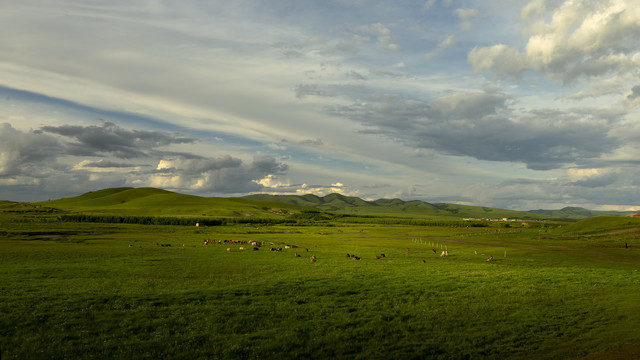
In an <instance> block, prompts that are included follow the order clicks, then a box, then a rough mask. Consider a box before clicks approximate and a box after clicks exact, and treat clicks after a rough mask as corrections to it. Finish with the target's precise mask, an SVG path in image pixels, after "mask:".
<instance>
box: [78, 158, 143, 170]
mask: <svg viewBox="0 0 640 360" xmlns="http://www.w3.org/2000/svg"><path fill="white" fill-rule="evenodd" d="M82 166H83V167H94V168H105V169H108V168H132V167H137V166H139V165H136V164H125V163H119V162H115V161H105V160H98V161H89V162H85V163H83V164H82Z"/></svg>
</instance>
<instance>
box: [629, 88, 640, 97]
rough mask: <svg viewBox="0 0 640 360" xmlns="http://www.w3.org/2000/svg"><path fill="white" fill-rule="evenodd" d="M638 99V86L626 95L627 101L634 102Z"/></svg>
mask: <svg viewBox="0 0 640 360" xmlns="http://www.w3.org/2000/svg"><path fill="white" fill-rule="evenodd" d="M638 97H640V85H636V86H634V87H632V88H631V94H629V95H627V100H635V99H637V98H638Z"/></svg>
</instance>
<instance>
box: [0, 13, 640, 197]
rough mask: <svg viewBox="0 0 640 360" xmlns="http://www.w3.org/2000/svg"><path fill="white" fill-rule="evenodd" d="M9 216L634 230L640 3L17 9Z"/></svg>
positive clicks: (7, 63)
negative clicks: (347, 211) (241, 205)
mask: <svg viewBox="0 0 640 360" xmlns="http://www.w3.org/2000/svg"><path fill="white" fill-rule="evenodd" d="M0 33H2V34H3V36H1V37H0V199H5V200H15V201H42V200H48V199H57V198H62V197H68V196H76V195H80V194H83V193H85V192H88V191H95V190H99V189H104V188H110V187H122V186H131V187H147V186H151V187H157V188H162V189H166V190H170V191H175V192H180V193H185V194H193V195H199V196H207V197H209V196H222V197H234V196H243V195H247V194H253V193H270V194H300V195H301V194H308V193H313V194H316V195H319V196H323V195H327V194H330V193H334V192H337V193H341V194H344V195H348V196H358V197H360V198H362V199H367V200H375V199H380V198H400V199H404V200H423V201H427V202H430V203H457V204H466V205H479V206H490V207H498V208H504V209H514V210H533V209H560V208H563V207H566V206H580V207H585V208H589V209H593V210H635V209H640V191H639V189H640V167H639V164H640V162H639V159H640V142H638V141H637V139H640V116H639V109H640V107H639V106H638V105H640V77H639V75H640V7H638V6H637V0H599V1H592V0H566V1H565V0H531V1H528V0H522V1H518V0H492V1H490V0H487V1H470V0H460V1H458V0H420V1H411V0H397V1H376V0H317V1H315V0H273V1H257V0H255V1H254V0H237V1H217V0H213V1H201V0H182V1H168V0H167V1H163V0H126V1H125V0H110V1H104V0H93V1H70V0H69V1H67V0H56V1H45V0H4V1H2V3H1V4H0Z"/></svg>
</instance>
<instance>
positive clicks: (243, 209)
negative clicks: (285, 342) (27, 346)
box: [33, 188, 633, 220]
mask: <svg viewBox="0 0 640 360" xmlns="http://www.w3.org/2000/svg"><path fill="white" fill-rule="evenodd" d="M33 204H34V205H38V206H45V207H47V208H54V209H61V210H65V211H73V212H87V211H88V212H91V213H104V214H107V213H108V214H124V215H155V216H158V215H160V216H175V215H179V216H186V215H190V216H193V215H196V216H213V217H220V216H245V217H246V216H257V217H265V216H266V217H281V216H287V215H291V214H294V213H300V212H304V211H314V210H319V211H328V212H334V213H340V214H349V215H357V216H384V217H404V218H407V217H408V218H449V219H461V218H474V219H487V218H490V219H502V218H508V219H520V220H542V219H552V218H555V219H574V220H580V219H586V218H590V217H594V216H626V215H631V214H633V213H632V212H620V211H594V210H588V209H583V208H579V207H566V208H564V209H561V210H531V211H516V210H506V209H498V208H491V207H483V206H469V205H457V204H447V203H439V204H430V203H428V202H425V201H419V200H412V201H404V200H400V199H379V200H375V201H366V200H363V199H360V198H358V197H353V196H345V195H341V194H335V193H334V194H329V195H327V196H323V197H319V196H316V195H313V194H307V195H268V194H255V195H248V196H244V197H235V198H221V197H200V196H193V195H185V194H179V193H174V192H171V191H166V190H161V189H155V188H112V189H104V190H98V191H93V192H89V193H86V194H83V195H80V196H76V197H70V198H63V199H58V200H51V201H44V202H40V203H33Z"/></svg>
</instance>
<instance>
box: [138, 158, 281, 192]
mask: <svg viewBox="0 0 640 360" xmlns="http://www.w3.org/2000/svg"><path fill="white" fill-rule="evenodd" d="M288 169H289V166H288V165H287V164H284V163H280V162H278V161H277V160H276V159H275V158H273V157H269V156H255V157H254V158H253V161H252V162H251V163H250V164H244V163H243V162H242V160H240V159H236V158H233V157H231V156H224V157H221V158H218V159H200V160H198V159H187V160H185V159H172V160H162V161H160V163H159V165H158V168H157V170H156V171H155V173H154V174H152V175H151V176H150V179H149V183H150V184H151V185H152V186H157V187H161V188H165V189H173V190H179V191H186V192H190V191H198V192H200V193H233V194H235V193H246V192H255V191H261V190H263V189H264V186H263V185H261V184H260V183H259V182H258V181H259V180H261V179H263V178H264V177H266V176H268V175H277V174H283V173H285V172H286V171H287V170H288Z"/></svg>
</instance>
